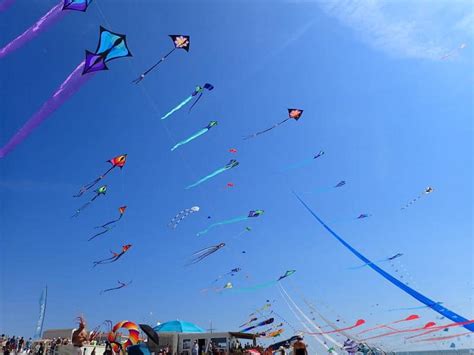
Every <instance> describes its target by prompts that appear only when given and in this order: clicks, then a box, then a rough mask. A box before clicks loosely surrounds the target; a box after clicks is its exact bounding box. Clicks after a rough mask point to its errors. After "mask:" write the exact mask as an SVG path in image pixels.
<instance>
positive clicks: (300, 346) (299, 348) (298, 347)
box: [293, 336, 308, 355]
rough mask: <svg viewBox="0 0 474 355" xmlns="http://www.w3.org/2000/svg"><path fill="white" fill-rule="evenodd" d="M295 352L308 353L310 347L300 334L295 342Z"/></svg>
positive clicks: (295, 354) (296, 353)
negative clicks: (307, 347)
mask: <svg viewBox="0 0 474 355" xmlns="http://www.w3.org/2000/svg"><path fill="white" fill-rule="evenodd" d="M293 354H294V355H308V349H306V344H305V343H304V342H303V337H302V336H299V337H298V338H297V340H296V341H295V342H294V343H293Z"/></svg>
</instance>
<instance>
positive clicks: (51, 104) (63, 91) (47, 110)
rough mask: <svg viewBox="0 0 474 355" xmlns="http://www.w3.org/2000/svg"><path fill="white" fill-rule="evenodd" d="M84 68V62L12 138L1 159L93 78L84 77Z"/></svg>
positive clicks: (1, 151)
mask: <svg viewBox="0 0 474 355" xmlns="http://www.w3.org/2000/svg"><path fill="white" fill-rule="evenodd" d="M83 68H84V62H82V63H81V64H79V65H78V66H77V68H76V69H74V71H73V72H72V73H71V74H70V75H69V76H68V77H67V79H66V80H65V81H64V82H63V83H62V84H61V86H60V87H59V89H58V90H57V91H56V92H55V93H54V95H53V96H52V97H51V98H50V99H49V100H48V101H46V102H45V103H44V104H43V106H41V108H40V109H39V110H38V111H37V112H36V113H35V114H34V115H33V116H31V118H30V119H29V120H28V121H27V122H26V123H25V124H24V125H23V127H22V128H20V130H18V131H17V132H16V133H15V135H14V136H13V137H12V138H10V140H9V141H8V143H7V144H5V145H4V146H3V147H2V148H1V149H0V158H3V157H5V156H6V155H7V154H8V153H10V152H11V151H12V150H13V149H15V147H16V146H17V145H18V144H20V143H21V142H23V141H24V140H25V139H26V137H28V136H29V135H30V134H31V133H32V132H33V130H34V129H35V128H36V127H38V126H39V125H40V124H41V123H43V121H44V120H46V119H47V118H48V117H49V116H50V115H51V114H52V113H53V112H54V111H56V110H57V109H58V108H59V107H61V105H62V104H63V103H64V102H65V101H66V100H67V99H68V98H70V97H71V96H72V95H73V94H74V93H76V92H77V91H78V90H79V89H80V87H81V86H82V85H83V84H84V83H85V82H86V81H87V80H89V79H90V78H91V77H92V76H91V75H90V74H88V75H82V70H83Z"/></svg>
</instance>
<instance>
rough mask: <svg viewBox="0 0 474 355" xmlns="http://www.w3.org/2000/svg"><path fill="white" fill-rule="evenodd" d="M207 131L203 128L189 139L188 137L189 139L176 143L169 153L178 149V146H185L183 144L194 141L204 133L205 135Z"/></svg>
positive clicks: (207, 129)
mask: <svg viewBox="0 0 474 355" xmlns="http://www.w3.org/2000/svg"><path fill="white" fill-rule="evenodd" d="M207 131H209V128H203V129H201V130H200V131H199V132H197V133H195V134H193V135H192V136H191V137H189V138H187V139H185V140H183V141H181V142H179V143H176V145H175V146H174V147H173V148H171V151H173V150H175V149H176V148H178V147H180V146H182V145H185V144H187V143H189V142H191V141H192V140H194V139H196V138H198V137H200V136H202V135H203V134H204V133H206V132H207Z"/></svg>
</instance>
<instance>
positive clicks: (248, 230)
mask: <svg viewBox="0 0 474 355" xmlns="http://www.w3.org/2000/svg"><path fill="white" fill-rule="evenodd" d="M251 231H252V228H250V227H245V229H244V230H243V231H241V232H240V233H239V234H237V235H236V236H235V238H238V237H240V236H241V235H242V234H245V233H247V232H251Z"/></svg>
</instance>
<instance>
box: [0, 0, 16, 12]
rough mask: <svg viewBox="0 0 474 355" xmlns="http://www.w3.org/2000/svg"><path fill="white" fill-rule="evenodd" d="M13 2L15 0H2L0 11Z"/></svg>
mask: <svg viewBox="0 0 474 355" xmlns="http://www.w3.org/2000/svg"><path fill="white" fill-rule="evenodd" d="M14 2H15V0H3V1H2V2H1V3H0V12H2V11H5V10H8V8H9V7H10V6H11V5H12V4H13V3H14Z"/></svg>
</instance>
